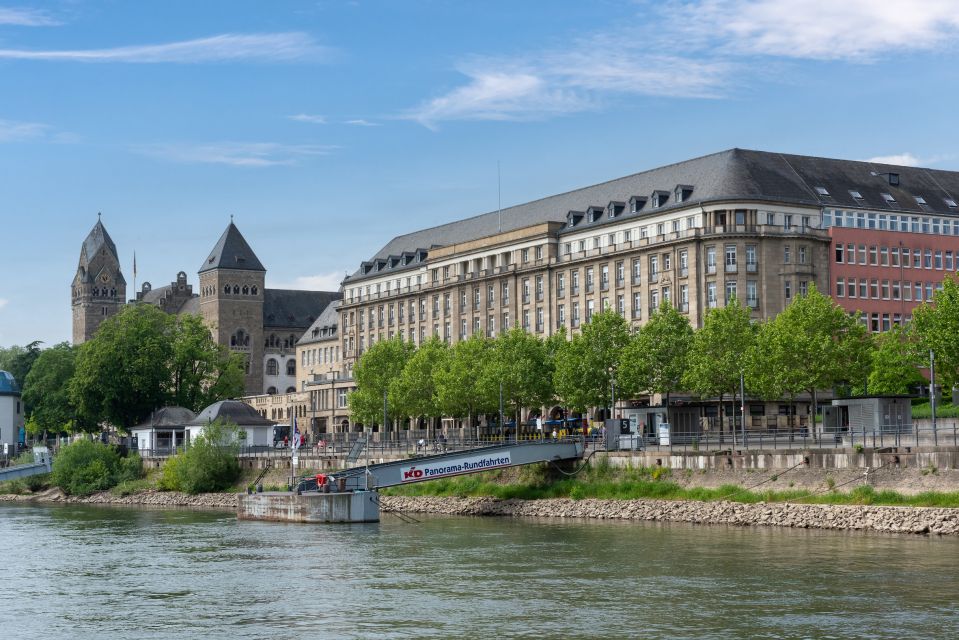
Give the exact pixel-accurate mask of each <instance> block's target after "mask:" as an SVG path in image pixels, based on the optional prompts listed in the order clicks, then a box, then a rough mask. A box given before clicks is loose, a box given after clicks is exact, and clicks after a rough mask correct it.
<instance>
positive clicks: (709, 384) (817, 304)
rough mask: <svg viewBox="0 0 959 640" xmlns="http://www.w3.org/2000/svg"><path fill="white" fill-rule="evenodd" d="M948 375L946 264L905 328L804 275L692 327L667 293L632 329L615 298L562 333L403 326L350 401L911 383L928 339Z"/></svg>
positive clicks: (918, 378)
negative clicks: (428, 331)
mask: <svg viewBox="0 0 959 640" xmlns="http://www.w3.org/2000/svg"><path fill="white" fill-rule="evenodd" d="M930 349H932V350H933V351H935V353H936V357H937V372H938V373H939V375H940V380H941V381H942V383H943V384H944V385H945V386H951V385H955V384H957V383H959V285H957V282H956V280H955V279H952V278H947V280H946V281H945V283H944V285H943V289H942V290H941V291H938V292H937V293H936V294H935V296H934V300H933V303H932V304H924V305H921V306H920V307H919V308H917V309H916V310H915V313H914V316H913V322H912V324H910V325H909V326H908V328H906V329H901V328H895V329H894V330H893V331H889V332H887V333H884V334H882V335H880V336H878V337H876V338H875V339H874V338H873V336H872V334H870V333H869V332H868V331H867V329H866V327H865V326H864V325H863V324H862V323H861V322H860V320H859V318H858V317H857V316H851V315H849V314H848V313H846V311H844V310H843V309H842V308H841V307H839V306H838V305H836V304H835V303H834V302H833V301H832V300H831V299H830V298H828V297H827V296H824V295H823V294H821V293H819V292H818V291H816V290H815V288H812V289H811V290H810V292H809V293H808V295H805V296H801V297H797V298H796V299H794V300H793V302H792V303H791V304H790V305H789V306H788V307H787V308H786V309H785V310H784V311H783V312H782V313H780V314H779V315H777V316H776V317H775V318H772V319H770V320H767V321H764V322H760V323H755V322H752V321H751V320H750V311H749V309H748V308H745V307H743V306H741V305H740V304H739V303H738V302H737V301H735V300H733V301H731V303H730V304H728V305H727V306H725V307H723V308H718V309H712V310H710V311H709V312H708V313H707V314H706V317H705V320H704V324H703V327H702V328H701V329H699V330H698V331H694V330H693V329H692V327H691V326H690V325H689V322H688V321H687V319H686V318H685V317H684V316H683V315H681V314H680V313H679V312H678V311H677V310H676V309H675V308H674V307H672V306H670V305H668V304H663V305H662V306H661V307H660V308H659V309H658V310H657V311H656V312H655V313H653V315H652V316H651V317H650V319H649V321H648V322H647V323H646V324H645V325H644V326H642V327H641V328H639V329H637V330H632V329H631V327H630V325H629V323H628V322H627V321H626V320H625V319H624V318H622V317H621V316H619V315H618V314H616V313H615V312H612V311H606V312H604V313H600V314H596V315H594V316H593V318H592V319H591V320H590V322H588V323H586V324H584V325H583V328H582V331H581V332H580V333H578V334H576V335H574V336H573V337H572V338H571V339H568V340H567V336H566V333H565V331H564V330H561V331H560V332H558V333H557V334H555V335H553V336H550V337H549V338H546V339H540V338H537V337H535V336H533V335H531V334H529V333H528V332H526V331H524V330H523V329H520V328H513V329H510V330H509V331H507V332H505V333H503V334H501V335H500V336H498V337H497V338H495V339H486V338H483V337H479V336H473V337H471V338H469V339H467V340H463V341H460V342H458V343H456V344H455V345H453V346H448V345H446V344H445V343H444V342H442V341H441V340H439V339H438V338H435V337H434V338H431V339H429V340H427V341H426V342H424V343H423V344H422V345H420V347H419V348H417V347H416V346H415V345H413V344H412V343H410V342H406V341H404V340H403V339H402V338H401V337H396V338H393V339H391V340H386V341H382V342H379V343H377V344H375V345H374V346H372V347H371V348H370V349H369V350H367V351H366V352H365V353H364V354H363V356H362V357H361V358H360V361H359V362H358V363H357V366H356V367H355V369H354V375H355V379H356V383H357V389H356V391H354V392H353V393H351V394H350V397H349V404H350V408H351V410H352V412H353V417H354V419H355V420H357V421H359V422H362V423H365V424H374V423H378V424H379V423H382V422H383V415H384V410H386V412H387V413H388V417H389V420H390V421H392V422H397V421H402V420H404V419H405V418H407V417H421V416H423V417H438V416H452V417H457V418H466V419H468V420H469V424H470V426H471V427H472V425H473V421H474V419H475V417H476V416H477V415H478V414H480V413H487V414H488V413H494V412H496V411H497V409H498V406H499V398H500V394H501V393H502V397H503V400H504V404H505V405H506V407H507V410H508V414H509V415H512V416H514V418H516V419H517V420H518V418H519V415H520V412H521V410H522V409H524V408H526V409H535V408H539V407H544V406H547V405H550V404H552V403H554V402H555V403H559V404H561V405H563V406H565V407H567V408H568V409H571V410H574V411H581V412H582V411H586V410H587V409H589V408H591V407H604V406H609V405H610V404H611V402H612V395H613V393H614V391H613V386H614V385H615V387H616V389H618V393H617V395H618V396H619V397H637V396H639V395H641V394H662V395H664V396H666V404H667V406H668V404H669V394H670V393H672V392H674V391H678V390H684V391H690V392H693V393H695V394H697V395H699V396H700V397H703V398H718V399H719V403H720V406H722V401H723V399H724V397H725V396H726V395H727V394H729V395H735V394H737V393H738V391H739V387H740V383H741V380H742V382H743V383H744V386H745V388H746V392H747V394H748V395H750V396H754V397H760V398H764V399H788V400H789V401H790V402H793V401H794V400H795V398H796V396H798V395H799V394H802V393H808V394H810V395H812V396H813V397H815V395H816V394H817V393H818V392H819V391H821V390H824V389H836V388H837V387H846V388H847V389H848V390H849V391H850V392H852V393H863V392H866V391H868V392H870V393H876V394H899V393H907V392H908V391H909V389H910V387H911V386H912V385H915V384H918V383H921V382H922V381H923V377H922V375H921V373H920V368H921V367H922V366H924V363H927V362H928V351H929V350H930Z"/></svg>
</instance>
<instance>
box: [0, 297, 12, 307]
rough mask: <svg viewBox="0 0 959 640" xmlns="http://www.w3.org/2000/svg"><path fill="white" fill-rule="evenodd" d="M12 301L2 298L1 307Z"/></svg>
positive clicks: (0, 299) (0, 300)
mask: <svg viewBox="0 0 959 640" xmlns="http://www.w3.org/2000/svg"><path fill="white" fill-rule="evenodd" d="M9 302H10V301H9V300H7V299H6V298H0V309H3V308H4V307H5V306H7V304H8V303H9Z"/></svg>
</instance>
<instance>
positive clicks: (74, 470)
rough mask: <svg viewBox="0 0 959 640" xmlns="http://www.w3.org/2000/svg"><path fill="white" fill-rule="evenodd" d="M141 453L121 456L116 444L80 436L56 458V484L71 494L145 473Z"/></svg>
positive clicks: (114, 483) (53, 477) (95, 489)
mask: <svg viewBox="0 0 959 640" xmlns="http://www.w3.org/2000/svg"><path fill="white" fill-rule="evenodd" d="M142 469H143V465H142V461H141V460H140V456H138V455H133V456H129V457H127V458H122V457H120V454H119V453H118V452H117V450H116V449H115V448H114V447H111V446H108V445H105V444H102V443H100V442H94V441H92V440H77V441H76V442H74V443H73V444H70V445H67V446H66V447H63V448H62V449H61V450H60V453H58V454H57V456H56V457H55V458H54V460H53V475H52V476H51V479H52V481H53V484H55V485H57V486H58V487H60V489H62V490H63V492H64V493H66V494H67V495H72V496H85V495H89V494H91V493H93V492H95V491H103V490H105V489H109V488H110V487H112V486H114V485H116V484H117V483H120V482H123V481H125V480H135V479H137V478H139V477H140V476H141V475H142V474H143V471H142Z"/></svg>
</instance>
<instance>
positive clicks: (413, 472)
mask: <svg viewBox="0 0 959 640" xmlns="http://www.w3.org/2000/svg"><path fill="white" fill-rule="evenodd" d="M422 477H423V471H422V470H421V469H410V470H409V471H404V472H403V479H404V480H409V479H411V478H422Z"/></svg>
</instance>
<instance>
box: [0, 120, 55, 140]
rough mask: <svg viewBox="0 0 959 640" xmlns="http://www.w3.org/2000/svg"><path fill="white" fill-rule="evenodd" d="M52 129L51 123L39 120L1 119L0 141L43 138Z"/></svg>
mask: <svg viewBox="0 0 959 640" xmlns="http://www.w3.org/2000/svg"><path fill="white" fill-rule="evenodd" d="M50 130H51V127H50V125H47V124H42V123H39V122H16V121H14V120H0V142H18V141H20V140H29V139H31V138H42V137H43V136H45V135H47V134H48V133H49V132H50Z"/></svg>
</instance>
